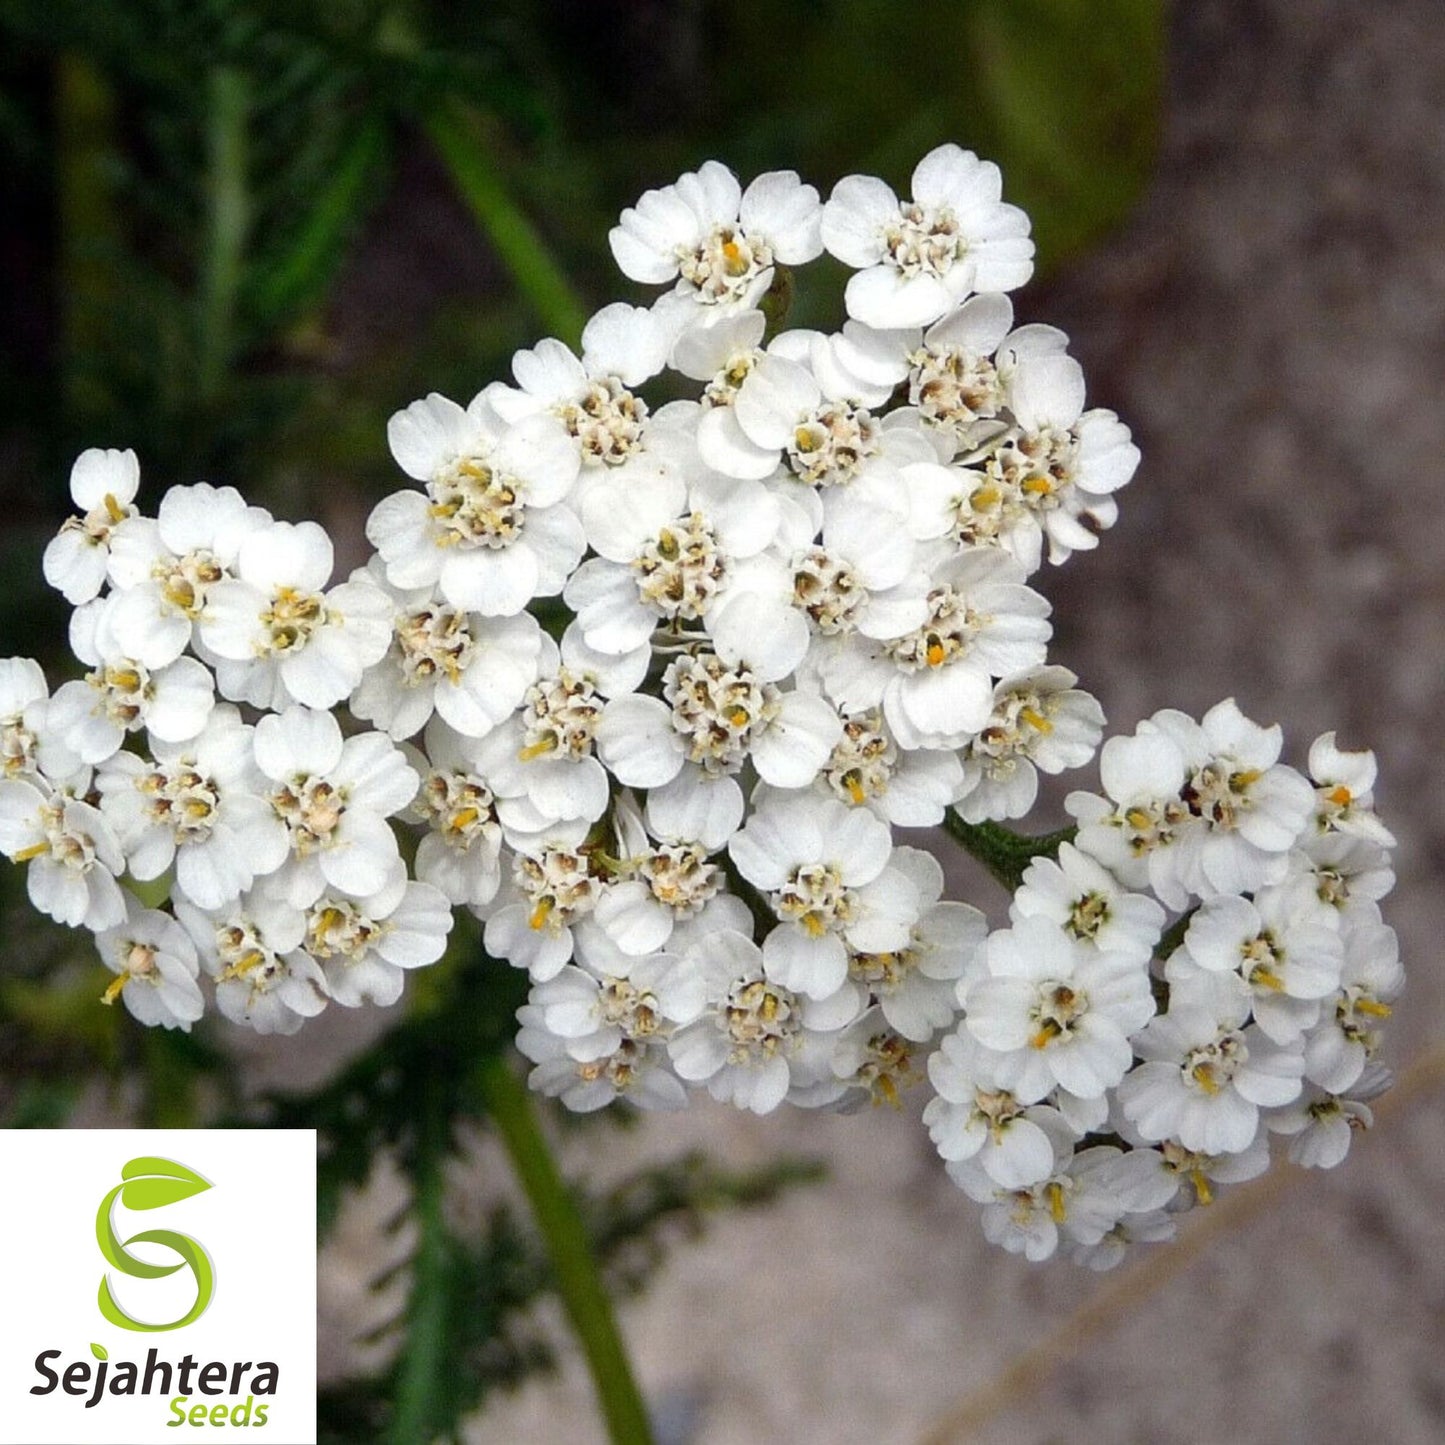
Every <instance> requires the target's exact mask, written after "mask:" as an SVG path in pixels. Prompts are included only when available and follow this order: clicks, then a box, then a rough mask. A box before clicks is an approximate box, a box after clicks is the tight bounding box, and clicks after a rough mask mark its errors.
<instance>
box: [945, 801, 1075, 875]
mask: <svg viewBox="0 0 1445 1445" xmlns="http://www.w3.org/2000/svg"><path fill="white" fill-rule="evenodd" d="M943 826H944V829H945V830H946V831H947V833H948V835H949V836H950V837H951V838H953V839H954V840H955V841H956V842H958V843H961V844H962V845H963V847H964V848H965V849H967V850H968V852H970V853H972V854H973V856H974V857H975V858H977V859H978V861H979V862H980V863H982V864H983V866H984V867H985V868H987V869H988V871H989V872H990V873H992V874H993V876H994V877H995V878H997V879H998V881H999V882H1000V883H1002V884H1003V886H1004V887H1005V888H1007V889H1008V891H1009V892H1010V893H1012V892H1014V891H1015V890H1016V889H1017V888H1018V886H1019V884H1020V883H1022V882H1023V876H1024V870H1025V869H1026V868H1027V867H1028V866H1029V864H1030V863H1032V862H1033V860H1034V859H1035V858H1054V857H1056V856H1057V855H1058V851H1059V845H1060V844H1062V843H1070V842H1072V841H1073V839H1074V835H1075V833H1076V832H1077V831H1078V830H1077V829H1076V828H1060V829H1059V830H1058V832H1057V833H1035V834H1029V833H1015V832H1014V831H1013V829H1012V828H1005V827H1004V826H1003V825H1002V824H1001V823H965V822H964V821H963V819H962V818H960V817H959V816H958V814H957V813H955V812H954V811H953V809H952V808H950V809H949V810H948V812H946V813H945V814H944V815H943Z"/></svg>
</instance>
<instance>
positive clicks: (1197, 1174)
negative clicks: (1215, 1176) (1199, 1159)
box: [1189, 1169, 1214, 1204]
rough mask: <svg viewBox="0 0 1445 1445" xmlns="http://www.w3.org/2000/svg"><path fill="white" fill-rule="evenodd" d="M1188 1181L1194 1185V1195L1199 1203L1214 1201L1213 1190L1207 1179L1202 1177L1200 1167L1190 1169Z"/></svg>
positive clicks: (1202, 1173) (1211, 1202) (1202, 1172)
mask: <svg viewBox="0 0 1445 1445" xmlns="http://www.w3.org/2000/svg"><path fill="white" fill-rule="evenodd" d="M1189 1182H1190V1183H1191V1184H1192V1185H1193V1186H1194V1197H1195V1198H1196V1199H1197V1200H1198V1201H1199V1202H1200V1203H1201V1204H1213V1203H1214V1191H1213V1190H1212V1189H1211V1188H1210V1187H1209V1180H1208V1179H1206V1178H1205V1177H1204V1171H1203V1170H1202V1169H1191V1170H1190V1171H1189Z"/></svg>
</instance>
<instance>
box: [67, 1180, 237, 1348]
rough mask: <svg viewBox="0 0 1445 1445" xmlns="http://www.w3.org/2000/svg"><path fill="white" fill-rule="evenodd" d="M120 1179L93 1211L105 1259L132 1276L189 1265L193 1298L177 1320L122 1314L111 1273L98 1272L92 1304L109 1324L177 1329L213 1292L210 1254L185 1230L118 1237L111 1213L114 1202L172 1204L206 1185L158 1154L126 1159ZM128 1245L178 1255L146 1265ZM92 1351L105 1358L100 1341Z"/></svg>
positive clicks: (153, 1275)
mask: <svg viewBox="0 0 1445 1445" xmlns="http://www.w3.org/2000/svg"><path fill="white" fill-rule="evenodd" d="M120 1177H121V1182H120V1183H119V1184H117V1185H116V1186H115V1188H114V1189H112V1190H111V1191H110V1193H109V1194H107V1195H106V1196H105V1198H104V1199H102V1200H101V1202H100V1208H99V1209H98V1210H97V1211H96V1215H95V1240H96V1243H97V1244H98V1245H99V1246H100V1252H101V1253H102V1254H103V1255H104V1256H105V1258H106V1262H107V1263H108V1264H109V1265H110V1266H111V1267H112V1268H113V1269H116V1270H119V1271H120V1273H121V1274H124V1275H128V1276H130V1278H132V1279H164V1278H165V1277H166V1276H167V1275H172V1274H174V1273H175V1272H176V1271H177V1270H178V1269H181V1268H189V1269H190V1271H191V1274H192V1275H193V1276H194V1278H195V1282H196V1299H195V1303H194V1304H193V1305H192V1306H191V1307H190V1309H189V1310H187V1311H186V1313H185V1314H184V1315H182V1316H181V1318H180V1319H178V1320H172V1321H170V1322H169V1323H168V1324H146V1323H145V1322H144V1321H142V1320H138V1319H135V1318H134V1317H133V1316H131V1315H129V1314H127V1313H126V1311H125V1310H124V1309H122V1308H121V1306H120V1305H119V1304H118V1303H117V1301H116V1298H115V1295H114V1293H113V1292H112V1291H111V1287H110V1277H109V1276H108V1275H102V1276H101V1280H100V1290H99V1293H98V1295H97V1303H98V1304H99V1306H100V1312H101V1314H103V1315H104V1316H105V1318H106V1319H108V1320H109V1321H110V1322H111V1324H113V1325H117V1326H119V1327H120V1328H121V1329H123V1330H140V1331H144V1332H146V1333H151V1334H154V1333H158V1332H160V1331H163V1330H178V1329H180V1328H181V1327H182V1326H183V1325H188V1324H191V1323H192V1322H193V1321H195V1320H198V1319H199V1318H200V1317H201V1316H202V1315H203V1314H204V1313H205V1311H206V1307H207V1305H209V1304H210V1302H211V1296H212V1294H213V1293H214V1292H215V1287H216V1279H215V1271H214V1270H213V1269H212V1267H211V1259H210V1256H209V1255H208V1254H207V1253H206V1251H205V1249H204V1248H203V1247H202V1245H200V1244H199V1243H198V1242H197V1241H196V1240H194V1239H192V1238H191V1237H190V1236H189V1235H188V1234H179V1233H177V1232H176V1231H175V1230H173V1229H145V1230H142V1231H141V1232H140V1233H139V1234H133V1235H131V1237H130V1238H129V1239H126V1240H122V1239H121V1238H120V1237H119V1235H117V1233H116V1230H115V1220H114V1218H113V1215H114V1212H115V1205H116V1203H117V1201H119V1202H120V1203H121V1204H122V1205H124V1206H125V1207H126V1208H127V1209H137V1210H139V1209H161V1208H163V1207H164V1206H166V1205H167V1204H176V1203H178V1202H179V1201H180V1200H182V1199H189V1198H190V1197H191V1195H193V1194H200V1193H201V1192H202V1191H203V1190H206V1189H209V1188H210V1187H211V1182H210V1180H208V1179H203V1178H202V1177H201V1176H200V1175H199V1174H197V1173H196V1172H195V1170H193V1169H188V1168H187V1167H186V1166H185V1165H184V1164H178V1163H177V1162H176V1161H175V1160H174V1159H160V1158H156V1157H152V1156H142V1157H141V1158H139V1159H132V1160H130V1161H129V1162H128V1163H127V1164H126V1165H125V1166H124V1167H123V1168H122V1169H121V1171H120ZM132 1244H159V1245H163V1246H165V1247H166V1248H167V1249H170V1250H172V1251H173V1252H174V1253H175V1254H177V1255H179V1256H180V1258H179V1259H178V1260H177V1261H176V1263H175V1264H147V1263H146V1262H145V1261H144V1260H141V1259H137V1258H136V1257H135V1256H134V1255H133V1254H131V1253H130V1252H129V1247H130V1246H131V1245H132ZM90 1348H91V1353H92V1354H94V1355H95V1357H96V1359H98V1360H103V1359H105V1358H106V1355H105V1351H104V1350H103V1349H101V1347H100V1346H99V1345H92V1346H91V1347H90Z"/></svg>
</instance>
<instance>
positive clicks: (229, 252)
mask: <svg viewBox="0 0 1445 1445" xmlns="http://www.w3.org/2000/svg"><path fill="white" fill-rule="evenodd" d="M207 85H208V90H209V97H208V101H209V106H208V115H207V130H206V208H207V218H206V219H207V235H206V254H205V256H204V258H203V261H202V270H201V285H200V336H199V368H198V369H199V382H200V389H201V395H202V396H203V397H205V398H207V399H208V400H210V399H214V398H215V397H217V396H219V395H220V393H221V391H222V390H223V387H224V383H225V379H226V373H227V371H228V370H229V369H230V365H231V360H232V355H233V352H234V348H235V322H236V296H237V293H238V292H239V290H240V286H241V267H242V259H243V256H244V254H245V249H246V232H247V230H248V228H249V225H250V210H251V202H250V194H249V191H248V188H247V181H246V113H247V110H248V109H249V105H250V98H249V94H248V86H247V82H246V76H245V75H244V73H243V72H241V71H239V70H236V69H234V68H233V67H231V66H225V65H218V66H216V67H215V68H214V69H213V70H212V71H211V72H210V74H209V76H208V78H207Z"/></svg>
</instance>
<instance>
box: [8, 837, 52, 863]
mask: <svg viewBox="0 0 1445 1445" xmlns="http://www.w3.org/2000/svg"><path fill="white" fill-rule="evenodd" d="M49 851H50V843H49V841H48V840H46V841H42V842H39V843H32V844H31V845H30V847H28V848H22V849H21V850H20V851H19V852H18V853H16V854H13V855H12V856H11V859H10V861H11V862H12V863H28V862H29V861H30V860H31V859H32V858H39V857H40V856H41V854H43V853H48V852H49Z"/></svg>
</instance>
